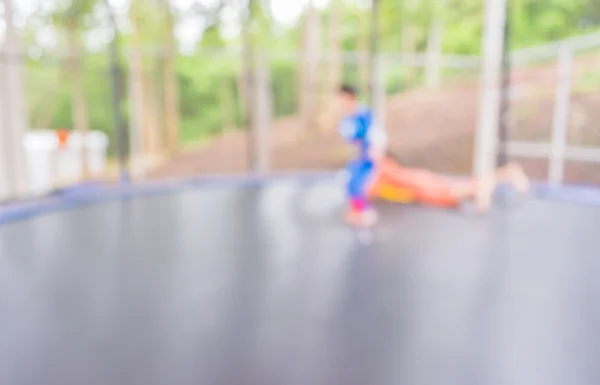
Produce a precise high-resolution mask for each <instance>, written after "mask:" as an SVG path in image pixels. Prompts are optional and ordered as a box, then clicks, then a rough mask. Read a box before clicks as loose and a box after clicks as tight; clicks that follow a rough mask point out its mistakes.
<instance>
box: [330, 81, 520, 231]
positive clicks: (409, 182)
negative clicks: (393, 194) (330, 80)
mask: <svg viewBox="0 0 600 385" xmlns="http://www.w3.org/2000/svg"><path fill="white" fill-rule="evenodd" d="M338 108H339V110H340V111H339V112H340V113H341V114H342V115H343V116H344V118H343V119H342V121H341V124H340V126H339V131H340V134H341V135H342V136H343V137H344V138H345V139H346V140H347V141H349V142H350V143H353V144H354V145H356V147H357V149H358V156H357V158H356V159H355V160H354V161H352V162H350V163H349V165H348V167H347V171H348V174H349V175H348V183H347V194H348V198H349V203H350V207H349V210H348V212H347V214H346V219H347V221H348V222H349V223H351V224H353V225H362V226H370V225H372V224H374V223H375V222H376V219H377V217H376V213H375V211H374V210H373V209H372V207H371V205H370V198H376V197H377V186H378V184H381V182H382V181H384V180H385V183H388V184H389V183H391V184H392V185H393V186H394V187H395V188H397V189H399V190H403V193H408V194H409V195H412V196H414V199H415V200H416V201H417V202H419V203H424V204H430V205H437V206H445V207H455V206H458V205H459V204H461V203H463V202H465V201H467V200H472V199H476V198H477V192H478V191H480V189H482V190H483V191H484V194H483V196H481V197H479V198H480V199H479V200H478V201H477V207H478V210H479V211H480V212H485V211H487V209H488V208H489V206H490V205H491V201H492V195H493V193H494V191H495V189H496V187H497V185H498V184H500V183H510V184H512V185H513V186H514V187H515V188H516V189H517V190H518V191H520V192H525V191H527V190H528V188H529V180H528V178H527V176H526V175H525V173H524V172H523V170H522V168H521V167H520V166H519V165H517V164H515V163H511V164H509V165H507V166H505V167H502V168H499V169H497V170H496V171H495V172H494V173H493V174H492V175H490V176H489V177H487V178H483V179H480V180H478V179H471V180H468V181H457V180H452V179H449V178H446V177H443V176H440V175H436V174H434V173H432V172H429V171H427V170H421V169H411V168H404V167H401V166H399V165H397V164H395V163H394V162H392V161H391V160H390V159H389V158H385V157H384V155H385V151H386V146H387V136H386V133H385V131H384V130H383V128H382V127H381V126H380V125H379V124H377V122H376V121H375V120H374V117H373V113H372V112H371V111H370V110H368V109H366V108H363V107H361V106H360V105H359V103H358V98H357V93H356V90H355V89H354V88H352V87H351V86H347V85H344V86H342V87H341V88H340V90H339V93H338ZM373 187H375V189H374V188H373Z"/></svg>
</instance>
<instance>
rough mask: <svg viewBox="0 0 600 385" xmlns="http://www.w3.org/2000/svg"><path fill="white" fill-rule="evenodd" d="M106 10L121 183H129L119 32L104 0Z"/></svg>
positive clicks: (127, 139)
mask: <svg viewBox="0 0 600 385" xmlns="http://www.w3.org/2000/svg"><path fill="white" fill-rule="evenodd" d="M104 4H105V6H106V9H107V10H108V14H109V18H110V22H111V25H112V28H113V33H114V36H113V40H112V42H111V43H110V49H109V60H110V63H111V75H112V76H111V78H112V94H113V97H112V102H113V121H114V125H115V130H116V131H117V151H118V155H119V179H120V181H121V182H129V180H130V175H129V164H128V163H129V162H128V158H129V154H128V153H129V151H128V148H129V145H128V144H129V137H128V134H127V130H126V128H125V126H124V125H123V119H122V116H121V104H122V103H121V101H122V95H121V90H122V86H123V78H122V74H121V67H120V65H119V30H118V27H117V22H116V20H115V15H114V13H113V10H112V8H111V6H110V4H109V3H108V0H104Z"/></svg>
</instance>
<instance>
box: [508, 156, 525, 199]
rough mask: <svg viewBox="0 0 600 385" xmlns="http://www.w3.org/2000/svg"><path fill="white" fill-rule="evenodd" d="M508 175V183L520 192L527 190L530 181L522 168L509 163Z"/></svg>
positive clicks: (523, 192)
mask: <svg viewBox="0 0 600 385" xmlns="http://www.w3.org/2000/svg"><path fill="white" fill-rule="evenodd" d="M508 175H509V180H510V183H511V184H512V185H513V187H514V188H515V189H516V190H517V191H518V192H519V193H521V194H525V193H526V192H527V191H529V187H530V183H529V178H528V177H527V174H525V171H523V168H522V167H521V166H520V165H518V164H516V163H511V164H509V165H508Z"/></svg>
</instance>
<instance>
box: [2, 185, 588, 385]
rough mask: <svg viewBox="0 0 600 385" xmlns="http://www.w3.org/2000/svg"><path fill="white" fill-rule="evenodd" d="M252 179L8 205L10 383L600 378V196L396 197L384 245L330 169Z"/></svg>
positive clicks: (379, 230)
mask: <svg viewBox="0 0 600 385" xmlns="http://www.w3.org/2000/svg"><path fill="white" fill-rule="evenodd" d="M245 181H246V182H243V183H242V182H241V180H235V181H233V182H228V183H225V182H223V181H219V182H217V181H213V182H214V183H211V182H209V183H205V182H203V183H187V184H184V185H181V184H180V185H172V184H168V185H159V186H146V187H143V188H142V187H122V188H105V187H102V186H100V187H94V188H86V189H84V190H85V191H75V190H74V191H70V192H64V193H63V194H60V195H57V196H54V197H49V198H48V199H45V200H41V201H36V202H29V203H25V204H21V205H19V206H12V207H5V208H3V209H2V211H1V212H0V213H1V215H0V219H2V221H3V223H2V224H1V225H0V333H1V337H0V341H1V343H0V355H1V359H0V383H2V384H11V385H30V384H31V385H37V384H44V385H82V384H86V385H94V384H102V385H107V384H110V385H134V384H135V385H138V384H144V385H174V384H178V385H188V384H189V385H197V384H203V385H204V384H206V385H213V384H215V385H216V384H222V385H270V384H272V385H288V384H289V385H296V384H298V385H309V384H310V385H397V384H403V385H413V384H414V385H416V384H444V385H449V384H457V385H466V384H494V385H495V384H507V385H509V384H510V385H520V384H523V385H534V384H543V385H554V384H556V385H558V384H561V385H563V384H564V385H574V384H578V385H580V384H598V383H600V369H599V368H598V365H597V362H596V361H597V357H599V356H600V340H599V338H600V336H599V333H598V325H599V324H600V312H599V310H600V305H599V302H598V293H600V281H599V280H598V279H597V277H598V273H599V272H600V260H599V259H598V256H599V254H598V250H600V237H598V235H597V234H598V228H600V207H597V206H593V205H581V204H576V203H573V202H564V201H562V200H559V199H554V198H557V197H558V195H559V194H564V190H561V191H562V192H559V190H553V192H551V191H550V192H549V190H545V191H544V194H545V197H544V198H543V199H542V198H540V197H538V198H532V199H527V200H525V201H519V202H512V203H508V204H504V205H499V206H498V207H496V208H494V210H493V211H492V212H491V213H490V214H489V215H488V216H486V217H485V218H481V217H474V216H471V215H466V214H465V213H461V212H453V211H446V210H441V209H430V208H425V207H417V206H405V205H386V204H383V205H382V206H381V221H380V223H379V224H378V225H377V227H376V228H375V229H374V230H373V234H372V235H373V238H372V241H371V242H370V243H364V242H362V241H361V240H360V239H359V238H360V237H358V234H357V233H356V232H355V231H353V230H351V229H349V228H347V227H346V226H344V225H343V223H341V221H340V211H341V203H342V198H343V197H342V196H341V195H340V192H341V191H340V190H339V189H337V187H336V186H335V185H333V184H332V183H331V181H330V180H329V179H328V178H325V177H324V178H314V180H313V179H312V178H311V179H310V180H308V178H307V179H306V180H304V179H301V178H274V179H272V180H267V181H262V182H258V181H253V182H251V183H248V182H247V180H245ZM540 191H541V190H540ZM552 194H554V196H553V197H552V196H551V195H552ZM573 194H574V193H571V195H572V196H574V195H573ZM588 198H589V196H588Z"/></svg>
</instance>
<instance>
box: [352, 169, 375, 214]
mask: <svg viewBox="0 0 600 385" xmlns="http://www.w3.org/2000/svg"><path fill="white" fill-rule="evenodd" d="M371 177H372V171H371V170H361V169H355V170H352V171H351V173H350V180H349V181H348V186H347V194H348V199H349V209H348V212H347V214H346V220H347V221H348V222H350V223H351V224H353V225H362V226H370V225H372V224H373V223H374V222H375V220H376V216H375V212H374V210H373V208H372V206H371V202H370V201H369V199H368V196H367V193H368V189H369V183H370V182H371Z"/></svg>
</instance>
